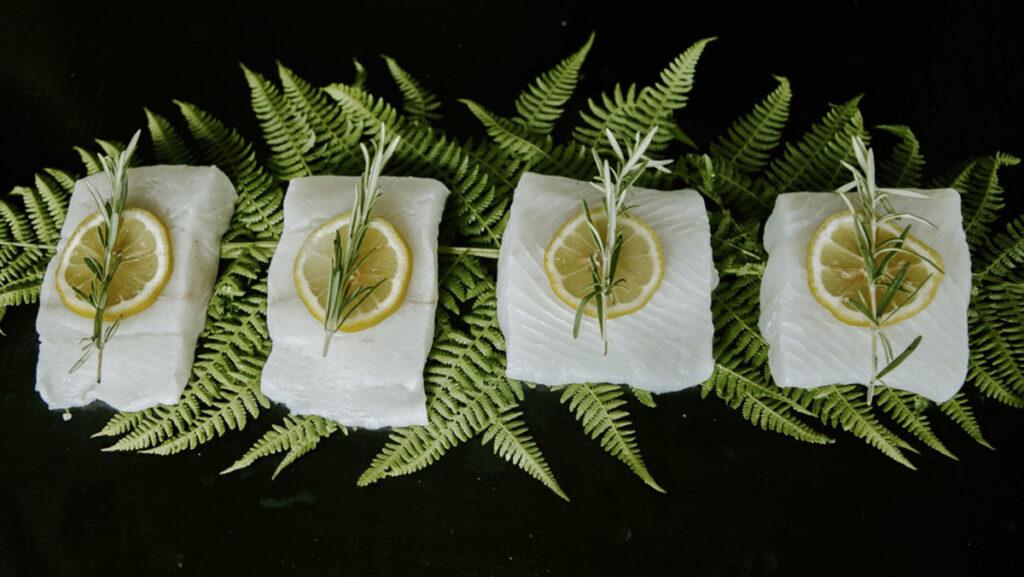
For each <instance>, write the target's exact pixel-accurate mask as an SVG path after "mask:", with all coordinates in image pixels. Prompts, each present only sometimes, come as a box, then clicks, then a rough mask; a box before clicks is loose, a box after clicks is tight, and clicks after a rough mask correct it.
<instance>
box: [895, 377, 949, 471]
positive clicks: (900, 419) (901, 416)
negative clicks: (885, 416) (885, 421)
mask: <svg viewBox="0 0 1024 577" xmlns="http://www.w3.org/2000/svg"><path fill="white" fill-rule="evenodd" d="M922 401H923V402H922ZM929 404H930V403H929V402H928V401H926V400H924V399H923V398H922V397H919V396H918V395H915V394H913V393H908V392H906V391H898V390H896V389H890V388H888V387H883V388H882V390H881V392H879V394H878V406H879V407H880V408H881V409H882V410H883V411H885V412H886V413H889V416H891V417H892V420H893V421H894V422H896V424H898V425H899V426H901V427H903V428H904V429H905V430H906V431H907V432H908V433H910V434H911V435H913V436H914V437H916V438H917V439H918V440H919V441H921V442H922V443H924V444H925V445H927V446H929V447H931V448H932V449H935V450H936V451H938V452H939V453H941V454H943V455H945V456H947V457H949V458H950V459H954V460H959V459H957V457H956V455H954V454H953V453H951V452H950V451H949V449H947V448H946V446H945V445H944V444H942V441H940V440H939V437H938V436H936V434H935V433H934V432H933V431H932V428H931V425H930V424H929V422H928V417H927V415H925V414H924V409H925V408H927V407H928V406H929ZM917 405H920V406H917Z"/></svg>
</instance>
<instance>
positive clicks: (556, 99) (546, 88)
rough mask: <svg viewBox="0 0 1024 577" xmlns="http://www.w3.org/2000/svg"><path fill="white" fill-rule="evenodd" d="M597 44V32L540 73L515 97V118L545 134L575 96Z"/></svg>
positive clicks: (537, 133)
mask: <svg viewBox="0 0 1024 577" xmlns="http://www.w3.org/2000/svg"><path fill="white" fill-rule="evenodd" d="M593 45H594V33H593V32H592V33H591V34H590V36H589V37H588V38H587V41H586V43H584V44H583V46H582V47H581V48H580V49H579V50H577V51H576V52H574V53H572V54H571V55H570V56H569V57H568V58H566V59H565V60H562V61H561V62H559V63H558V64H557V65H555V67H554V68H552V69H550V70H548V71H546V72H544V73H543V74H541V75H540V76H539V77H538V78H537V79H536V80H534V81H533V84H531V85H530V86H528V87H527V88H526V89H525V90H523V91H522V92H521V93H520V94H519V98H517V99H516V112H518V113H519V114H518V116H516V117H515V119H514V121H515V122H516V123H517V124H519V125H520V126H522V127H523V128H525V129H526V130H527V131H529V132H530V133H531V134H533V135H534V136H538V137H545V136H548V135H549V134H551V131H552V130H554V128H555V122H556V121H557V120H558V119H559V118H560V117H561V116H562V112H563V108H562V107H563V106H564V105H565V103H566V102H568V101H569V99H570V98H571V97H572V93H573V91H575V90H576V83H577V81H578V80H579V75H580V68H582V67H583V62H584V61H585V60H586V59H587V54H589V53H590V48H591V47H592V46H593Z"/></svg>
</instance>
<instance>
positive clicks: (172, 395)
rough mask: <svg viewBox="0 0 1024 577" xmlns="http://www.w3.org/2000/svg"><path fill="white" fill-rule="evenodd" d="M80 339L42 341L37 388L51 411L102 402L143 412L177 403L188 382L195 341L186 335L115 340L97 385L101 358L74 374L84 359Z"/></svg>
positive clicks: (134, 337) (127, 409) (145, 335)
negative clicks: (76, 364) (70, 371)
mask: <svg viewBox="0 0 1024 577" xmlns="http://www.w3.org/2000/svg"><path fill="white" fill-rule="evenodd" d="M81 347H82V345H81V344H80V342H79V340H78V339H67V338H51V339H43V340H41V341H40V342H39V359H40V362H39V365H38V366H37V367H36V390H37V391H39V396H40V397H42V399H43V400H44V401H46V404H47V405H49V406H50V408H51V409H59V408H67V407H81V406H84V405H88V404H89V403H91V402H93V401H96V400H100V401H104V402H106V403H107V404H108V405H111V406H112V407H114V408H116V409H117V410H119V411H141V410H143V409H148V408H150V407H153V406H156V405H161V404H173V403H176V402H178V396H179V395H180V394H181V390H182V389H183V388H184V387H185V383H186V382H188V377H189V373H190V372H191V370H192V359H193V356H194V354H195V348H196V343H195V339H192V340H191V341H190V340H189V339H187V338H186V337H185V336H181V335H167V334H150V335H147V334H135V335H132V336H130V337H122V338H117V336H115V337H114V339H113V340H111V341H110V344H109V346H108V347H107V348H106V349H105V350H104V353H103V382H102V383H101V384H100V385H99V386H96V381H95V379H96V355H95V354H93V356H92V358H91V359H90V360H89V361H88V362H87V363H86V364H85V365H84V366H82V368H80V369H78V370H77V371H75V372H74V373H68V369H69V368H70V367H71V366H72V365H74V364H75V362H76V361H77V360H78V358H79V357H80V356H81V355H82V352H81Z"/></svg>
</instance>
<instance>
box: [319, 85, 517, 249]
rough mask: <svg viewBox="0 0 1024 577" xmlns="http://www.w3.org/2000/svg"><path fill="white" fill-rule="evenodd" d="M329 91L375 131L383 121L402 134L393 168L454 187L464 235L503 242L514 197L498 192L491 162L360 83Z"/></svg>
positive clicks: (456, 223)
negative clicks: (404, 114)
mask: <svg viewBox="0 0 1024 577" xmlns="http://www.w3.org/2000/svg"><path fill="white" fill-rule="evenodd" d="M327 92H328V93H329V94H330V95H331V96H332V97H334V98H335V99H336V100H337V102H338V104H339V106H341V108H342V110H343V111H344V114H346V115H347V117H348V118H349V119H351V120H352V121H353V122H362V123H363V124H365V125H367V126H370V127H372V131H376V130H378V129H379V128H378V127H379V126H380V125H381V124H384V125H385V126H387V129H388V131H389V132H390V133H391V134H394V135H397V136H400V137H401V138H402V144H401V146H399V147H398V150H397V151H396V153H395V158H394V160H393V161H392V167H391V170H392V171H394V172H396V173H398V174H417V175H420V176H428V177H432V178H436V179H438V180H440V181H441V182H443V183H444V184H445V185H446V186H447V187H448V188H449V189H450V190H451V191H452V198H451V199H450V200H449V205H448V210H447V213H446V216H447V218H448V222H449V226H451V227H453V228H454V230H455V231H456V232H457V234H458V235H459V236H460V237H461V239H462V240H464V241H465V242H468V243H470V244H475V245H478V246H492V247H497V246H498V245H500V244H501V233H502V230H503V229H504V225H505V220H504V219H505V211H506V209H507V207H508V203H509V199H508V197H507V196H506V195H499V194H498V191H497V189H496V188H495V184H494V183H493V182H492V181H491V176H490V175H489V174H488V172H489V170H488V168H487V167H485V166H483V165H481V164H480V163H479V162H478V161H477V158H475V157H474V155H472V154H470V153H469V152H467V150H466V149H465V148H463V146H461V145H460V144H459V143H458V142H456V141H455V140H453V139H452V138H450V137H448V136H446V135H444V134H443V133H440V132H438V131H436V130H434V129H433V128H431V127H429V126H425V125H422V124H416V123H412V122H410V121H409V120H407V119H405V118H404V117H402V116H401V115H400V114H399V113H398V111H397V110H395V109H394V108H393V107H392V106H391V105H390V104H387V103H386V102H384V101H383V100H380V99H378V98H376V97H374V96H372V95H370V94H369V93H367V92H365V91H363V90H361V89H358V88H354V87H351V86H345V85H342V84H333V85H331V86H329V87H328V88H327Z"/></svg>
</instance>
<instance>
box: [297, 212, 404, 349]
mask: <svg viewBox="0 0 1024 577" xmlns="http://www.w3.org/2000/svg"><path fill="white" fill-rule="evenodd" d="M350 219H351V213H348V212H346V213H343V214H341V215H338V216H337V217H335V218H332V219H331V220H328V221H327V222H325V223H324V224H322V225H320V227H319V228H317V229H316V230H314V231H313V232H311V233H310V234H309V236H308V237H306V240H305V241H304V242H303V243H302V247H301V248H300V249H299V253H298V255H296V257H295V266H294V268H293V270H292V276H293V278H294V280H295V288H296V289H297V290H298V293H299V298H300V299H302V302H303V304H305V305H306V308H307V309H308V310H309V312H310V314H312V315H313V316H314V317H316V319H317V320H319V321H320V322H321V323H322V322H323V321H324V317H325V316H326V311H325V307H326V306H327V292H328V289H329V288H330V281H331V258H332V257H333V255H334V238H335V236H336V235H337V234H338V232H339V231H340V232H341V235H342V238H344V237H345V235H346V233H347V231H348V225H349V221H350ZM359 258H361V259H363V261H362V263H361V264H360V266H359V268H357V269H356V271H355V273H354V274H353V276H352V282H353V284H354V288H358V287H362V286H373V285H375V284H377V283H381V284H380V286H378V287H377V288H376V289H374V290H373V291H372V292H371V293H370V294H369V296H368V297H367V298H366V299H365V300H363V301H362V302H361V303H360V304H359V305H358V306H357V307H356V308H355V309H354V310H353V311H352V313H351V314H350V315H349V317H348V318H347V319H345V322H344V323H343V324H342V325H341V330H342V331H344V332H356V331H361V330H363V329H367V328H370V327H372V326H374V325H376V324H378V323H380V322H381V321H383V320H384V319H386V318H387V317H389V316H390V315H391V314H392V313H394V312H395V311H396V310H398V307H400V306H402V301H403V300H404V299H405V291H406V289H407V288H408V286H409V279H410V278H411V277H412V253H411V252H410V251H409V246H408V245H407V244H406V242H405V239H403V238H402V235H401V234H400V233H399V232H398V229H396V228H395V227H394V226H393V225H392V224H391V223H389V222H388V221H386V220H384V219H381V218H374V219H373V220H371V221H370V225H369V228H368V229H367V231H366V236H364V237H363V244H362V246H361V247H360V250H359ZM381 281H383V282H381Z"/></svg>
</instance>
